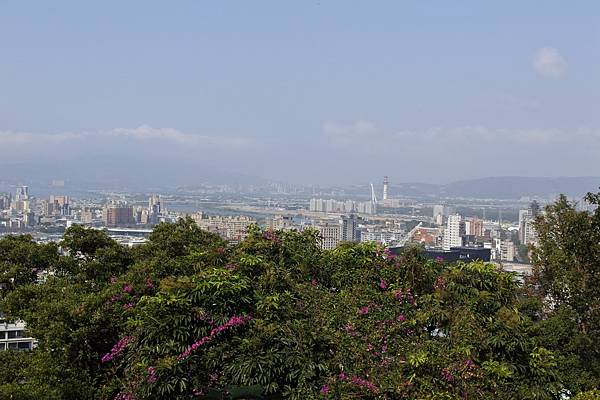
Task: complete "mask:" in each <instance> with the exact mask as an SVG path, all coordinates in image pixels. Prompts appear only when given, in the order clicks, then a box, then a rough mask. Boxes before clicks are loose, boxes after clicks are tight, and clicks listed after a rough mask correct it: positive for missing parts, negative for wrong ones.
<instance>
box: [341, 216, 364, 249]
mask: <svg viewBox="0 0 600 400" xmlns="http://www.w3.org/2000/svg"><path fill="white" fill-rule="evenodd" d="M360 221H362V218H360V217H358V216H356V215H354V214H350V215H349V216H346V215H344V216H342V218H341V219H340V229H341V240H342V241H344V242H360V231H359V230H358V224H359V223H360Z"/></svg>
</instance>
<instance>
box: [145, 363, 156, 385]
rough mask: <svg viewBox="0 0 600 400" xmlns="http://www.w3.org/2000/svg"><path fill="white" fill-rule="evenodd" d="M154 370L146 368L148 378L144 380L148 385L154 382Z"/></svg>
mask: <svg viewBox="0 0 600 400" xmlns="http://www.w3.org/2000/svg"><path fill="white" fill-rule="evenodd" d="M156 379H157V377H156V368H154V367H148V378H147V379H146V381H147V382H148V383H154V382H156Z"/></svg>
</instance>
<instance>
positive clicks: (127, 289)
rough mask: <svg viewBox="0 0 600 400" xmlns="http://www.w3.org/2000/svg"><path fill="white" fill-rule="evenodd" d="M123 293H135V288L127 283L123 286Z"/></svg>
mask: <svg viewBox="0 0 600 400" xmlns="http://www.w3.org/2000/svg"><path fill="white" fill-rule="evenodd" d="M123 291H124V292H125V293H131V292H133V286H131V285H130V284H129V283H126V284H125V285H124V286H123Z"/></svg>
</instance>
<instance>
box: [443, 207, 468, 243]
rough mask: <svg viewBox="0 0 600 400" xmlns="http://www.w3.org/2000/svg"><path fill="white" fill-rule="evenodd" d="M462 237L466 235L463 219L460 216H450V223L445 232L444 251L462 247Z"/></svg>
mask: <svg viewBox="0 0 600 400" xmlns="http://www.w3.org/2000/svg"><path fill="white" fill-rule="evenodd" d="M462 235H464V223H463V221H462V217H461V216H460V215H459V214H454V215H450V216H448V222H447V224H446V229H445V231H444V244H443V248H444V250H450V249H451V248H452V247H460V246H462V244H463V242H462Z"/></svg>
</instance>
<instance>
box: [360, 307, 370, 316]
mask: <svg viewBox="0 0 600 400" xmlns="http://www.w3.org/2000/svg"><path fill="white" fill-rule="evenodd" d="M358 313H359V314H360V315H367V314H368V313H369V306H364V307H361V308H359V309H358Z"/></svg>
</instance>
